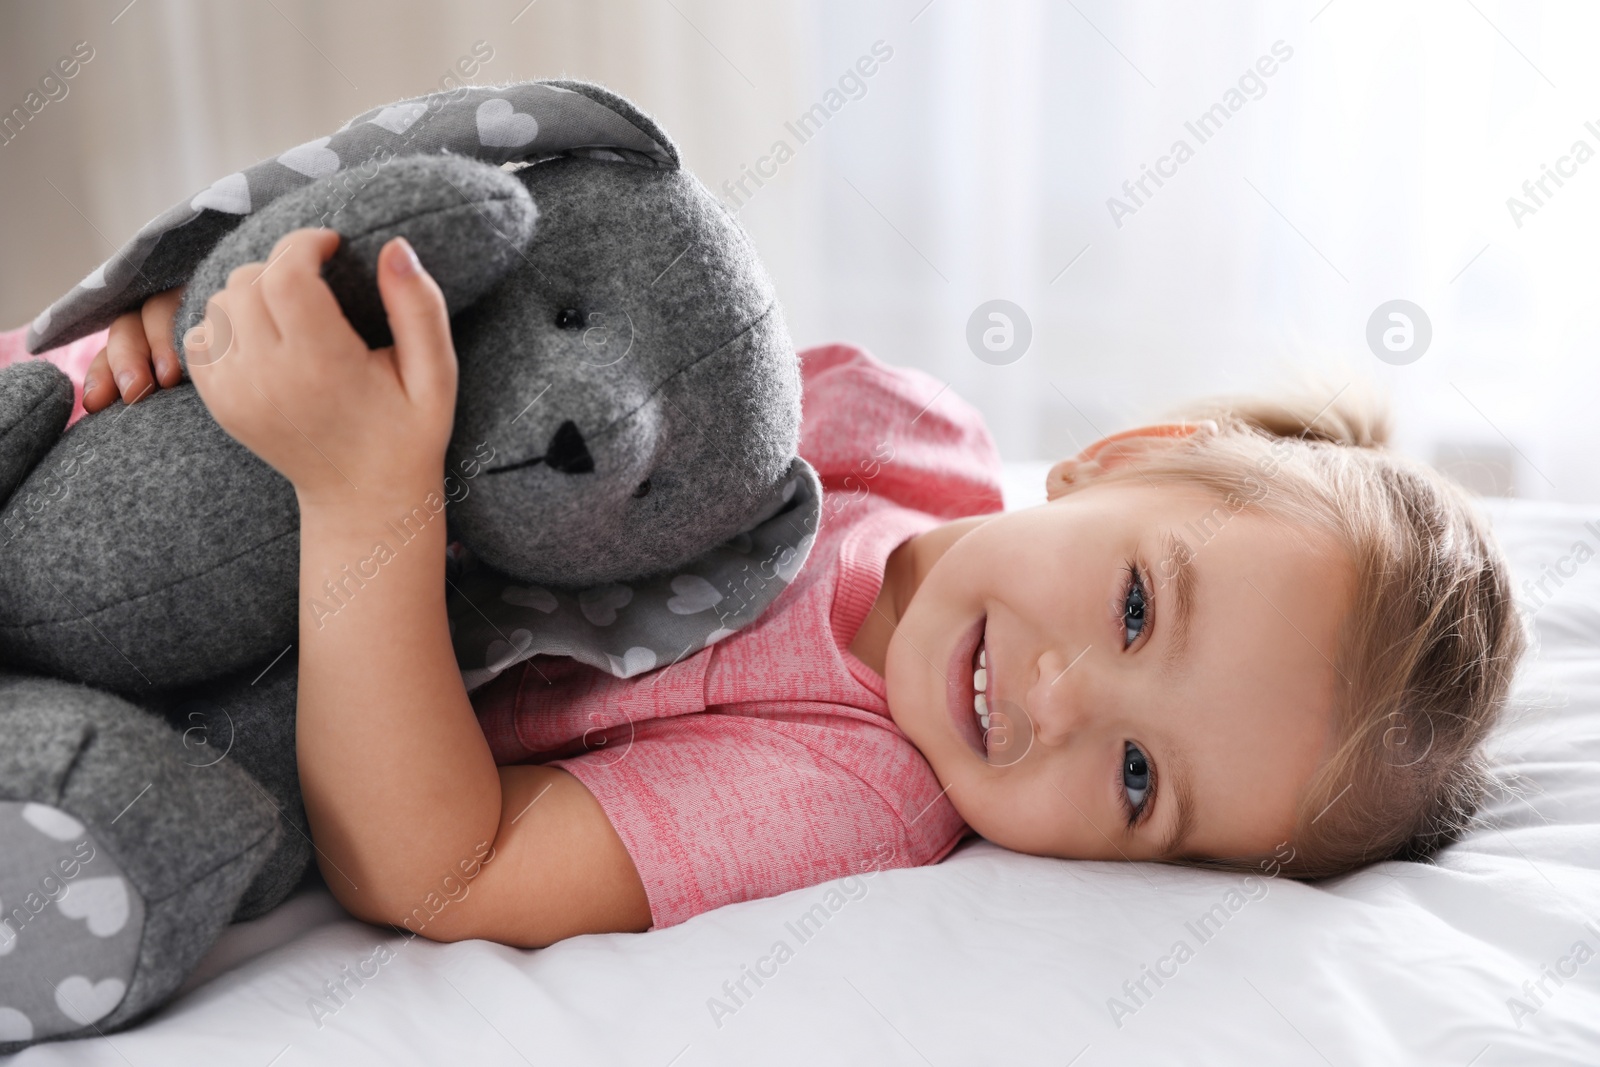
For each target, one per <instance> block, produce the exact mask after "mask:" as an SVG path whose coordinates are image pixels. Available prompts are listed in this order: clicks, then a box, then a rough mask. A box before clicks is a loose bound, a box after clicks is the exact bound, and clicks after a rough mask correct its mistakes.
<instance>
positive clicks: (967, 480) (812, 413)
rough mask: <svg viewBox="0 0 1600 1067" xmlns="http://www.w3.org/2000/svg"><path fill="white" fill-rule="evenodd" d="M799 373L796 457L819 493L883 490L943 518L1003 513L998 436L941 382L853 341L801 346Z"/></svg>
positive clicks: (907, 504)
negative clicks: (812, 472)
mask: <svg viewBox="0 0 1600 1067" xmlns="http://www.w3.org/2000/svg"><path fill="white" fill-rule="evenodd" d="M800 376H801V381H802V385H803V389H804V394H803V411H802V420H801V429H800V454H801V455H802V456H804V457H805V458H806V459H807V460H808V461H810V463H811V465H812V466H813V467H815V468H816V469H817V474H818V475H819V476H820V477H821V479H822V485H823V488H824V489H827V490H830V491H832V492H834V493H841V492H842V493H846V494H849V495H851V496H855V495H859V494H860V493H863V492H867V493H875V494H879V495H882V496H886V497H888V498H889V499H891V500H893V501H895V502H896V503H897V504H900V505H901V506H902V507H908V508H912V509H914V510H917V511H922V512H926V513H927V514H929V515H936V516H938V517H939V518H943V519H956V518H963V517H965V516H968V515H980V514H986V513H988V512H991V511H1000V510H1001V509H1002V508H1003V507H1004V502H1003V500H1002V499H1001V495H1000V472H1001V467H1000V453H999V450H998V449H997V448H996V447H995V443H994V438H993V437H991V436H990V435H989V428H988V427H987V426H985V425H984V421H983V416H982V415H981V414H979V412H978V410H977V409H976V408H974V407H973V406H972V405H971V404H969V403H967V402H966V401H965V400H963V399H961V397H959V396H957V395H956V392H955V390H954V389H952V388H951V387H950V386H949V385H947V384H946V383H944V382H941V381H939V380H938V379H937V378H934V377H933V376H931V375H929V374H925V373H923V372H922V371H919V370H915V369H913V368H910V367H896V366H891V365H890V364H887V363H883V362H880V361H879V360H878V359H876V358H874V357H873V356H872V355H870V354H869V353H867V352H865V351H863V350H862V349H859V348H856V347H855V346H853V345H824V346H821V347H818V348H809V349H806V350H805V351H803V352H801V353H800Z"/></svg>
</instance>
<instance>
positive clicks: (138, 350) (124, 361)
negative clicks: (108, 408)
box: [106, 314, 156, 404]
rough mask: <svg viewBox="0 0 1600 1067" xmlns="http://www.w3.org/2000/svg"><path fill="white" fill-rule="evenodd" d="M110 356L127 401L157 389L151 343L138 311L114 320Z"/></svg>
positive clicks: (108, 345)
mask: <svg viewBox="0 0 1600 1067" xmlns="http://www.w3.org/2000/svg"><path fill="white" fill-rule="evenodd" d="M106 359H107V362H108V364H109V366H110V370H111V377H112V380H113V381H115V382H116V383H117V392H118V393H120V394H121V395H122V402H123V403H124V404H132V403H134V402H135V401H137V400H139V399H141V398H142V397H145V396H147V395H149V393H150V392H151V391H153V390H154V389H155V387H156V383H155V378H154V377H153V376H152V375H151V374H150V345H149V343H148V342H147V341H146V340H145V337H144V323H143V322H142V321H141V320H140V318H139V316H138V315H137V314H127V315H119V316H117V320H116V321H115V322H113V323H112V324H111V332H110V334H109V336H108V337H107V338H106Z"/></svg>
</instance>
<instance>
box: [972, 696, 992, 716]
mask: <svg viewBox="0 0 1600 1067" xmlns="http://www.w3.org/2000/svg"><path fill="white" fill-rule="evenodd" d="M972 710H973V711H975V712H977V713H978V714H979V715H980V716H982V717H983V718H985V719H987V718H988V717H989V698H988V697H986V696H984V695H983V694H982V693H974V694H973V696H972Z"/></svg>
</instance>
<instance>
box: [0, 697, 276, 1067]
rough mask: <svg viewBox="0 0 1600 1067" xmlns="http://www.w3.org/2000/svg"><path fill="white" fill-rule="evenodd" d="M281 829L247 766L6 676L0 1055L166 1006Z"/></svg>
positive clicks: (109, 708)
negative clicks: (210, 760) (200, 753)
mask: <svg viewBox="0 0 1600 1067" xmlns="http://www.w3.org/2000/svg"><path fill="white" fill-rule="evenodd" d="M285 832H287V831H286V830H285V829H284V828H283V827H282V825H281V822H280V819H279V816H278V812H277V811H276V810H275V808H274V806H273V804H272V803H271V802H270V801H268V800H266V799H265V798H264V797H263V796H262V794H261V791H260V789H259V788H258V787H257V786H256V785H255V784H254V783H253V782H251V781H250V780H249V776H248V775H246V774H245V772H244V771H242V770H240V769H239V768H237V767H235V766H233V765H232V764H230V763H228V761H226V760H223V761H220V762H217V763H215V764H210V765H207V764H206V763H205V761H204V760H203V759H200V758H198V757H197V756H196V754H195V752H194V749H193V746H186V745H185V741H184V738H183V737H182V736H181V735H180V734H179V732H177V731H175V730H173V729H172V728H171V727H170V726H168V725H167V724H166V723H164V722H162V721H161V720H160V719H159V718H158V717H156V716H154V715H152V714H150V713H148V712H145V711H143V710H141V709H140V708H137V707H134V706H133V705H131V704H129V703H127V702H126V701H124V700H122V699H120V698H118V697H115V696H112V695H110V694H107V693H102V692H98V691H96V690H92V689H89V688H87V687H85V686H81V685H76V684H72V683H68V682H60V681H55V680H50V679H34V678H24V677H19V676H15V675H7V676H0V1054H5V1053H9V1052H14V1051H17V1050H18V1049H20V1048H22V1047H25V1046H26V1045H28V1044H31V1043H33V1042H37V1041H41V1040H47V1039H52V1038H63V1037H82V1036H93V1035H94V1034H96V1033H103V1032H106V1031H110V1030H115V1029H120V1028H121V1027H124V1026H126V1025H128V1024H130V1023H132V1022H134V1021H136V1020H138V1019H139V1018H141V1017H142V1016H144V1015H145V1014H147V1013H148V1012H150V1011H151V1010H153V1009H154V1008H156V1007H158V1006H160V1005H161V1004H162V1003H163V1002H165V1001H166V1000H167V999H168V998H169V997H170V996H171V995H172V994H173V992H174V991H175V990H177V989H178V987H179V986H180V985H181V984H182V982H183V980H184V978H185V977H187V976H188V974H189V973H190V972H191V971H192V970H193V969H194V967H195V965H196V964H197V963H198V962H199V961H200V959H201V957H202V956H203V955H204V954H205V952H206V951H207V950H208V949H209V948H210V947H211V945H212V944H213V942H215V940H216V938H217V935H218V934H219V933H220V932H221V931H222V929H223V928H224V927H225V926H226V925H227V923H228V922H229V920H230V919H231V918H232V917H233V915H234V913H235V911H236V910H237V908H238V904H239V901H240V900H241V899H242V897H243V896H244V894H245V892H246V890H247V889H248V888H249V886H250V884H251V883H252V881H253V880H254V879H255V877H256V875H257V873H258V871H259V869H260V868H261V866H262V864H263V863H264V862H265V860H266V859H267V858H268V857H269V856H270V855H271V854H272V852H273V851H274V849H275V848H276V847H277V846H278V842H279V838H280V837H281V835H282V834H283V833H285Z"/></svg>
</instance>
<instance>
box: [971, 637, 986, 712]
mask: <svg viewBox="0 0 1600 1067" xmlns="http://www.w3.org/2000/svg"><path fill="white" fill-rule="evenodd" d="M972 711H973V713H974V714H976V715H977V716H978V722H979V723H980V724H982V726H983V728H984V730H985V731H987V730H988V729H989V653H988V650H987V649H986V648H985V647H984V639H983V638H982V637H979V638H978V651H976V652H975V653H973V655H972Z"/></svg>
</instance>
